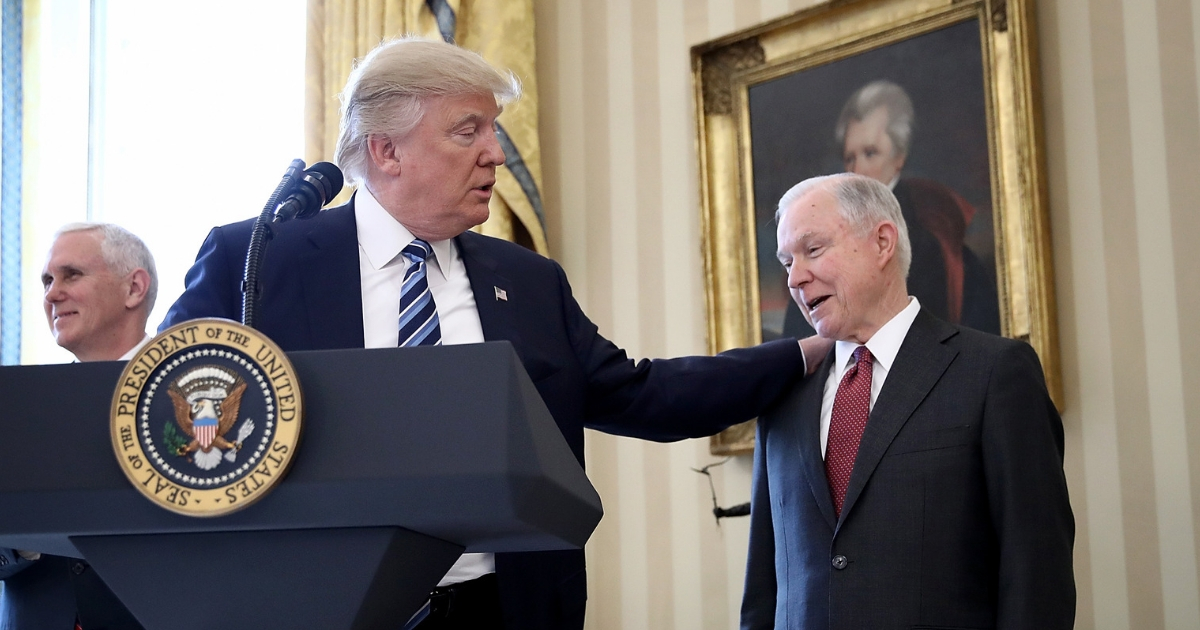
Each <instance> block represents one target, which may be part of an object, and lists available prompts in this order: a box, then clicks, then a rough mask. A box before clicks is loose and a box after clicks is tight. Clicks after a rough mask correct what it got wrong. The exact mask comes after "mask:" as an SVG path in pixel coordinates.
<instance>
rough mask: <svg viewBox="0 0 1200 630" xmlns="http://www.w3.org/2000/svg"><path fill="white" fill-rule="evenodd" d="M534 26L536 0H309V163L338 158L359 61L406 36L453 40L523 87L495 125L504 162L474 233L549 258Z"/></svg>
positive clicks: (307, 60) (306, 110) (307, 144)
mask: <svg viewBox="0 0 1200 630" xmlns="http://www.w3.org/2000/svg"><path fill="white" fill-rule="evenodd" d="M533 28H534V27H533V0H309V1H308V53H307V57H306V66H307V76H306V79H305V81H306V90H305V126H306V129H305V160H306V161H307V162H309V163H310V164H311V163H313V162H318V161H321V160H330V159H332V158H333V149H334V145H335V144H336V142H337V133H338V93H339V92H340V91H341V89H342V88H343V87H344V86H345V83H346V77H348V76H349V74H350V68H351V66H352V65H353V63H354V60H355V59H358V58H361V57H362V56H363V55H365V54H367V53H368V52H370V50H371V49H372V48H374V47H375V46H376V45H378V44H379V43H380V42H381V41H383V40H385V39H388V38H392V37H399V36H402V35H406V34H415V35H419V36H421V37H426V38H429V39H445V40H447V41H453V42H455V43H457V44H458V45H460V46H462V47H464V48H467V49H469V50H473V51H475V52H477V53H479V54H480V55H482V56H483V58H484V59H486V60H487V61H488V63H490V64H492V65H493V66H494V67H496V68H498V69H500V70H511V71H512V72H513V73H514V74H516V75H517V77H518V78H520V80H521V83H522V86H523V88H524V90H523V96H522V97H521V100H520V101H518V102H517V103H513V104H510V105H509V106H508V107H507V108H506V109H505V111H504V113H503V114H501V115H500V119H499V121H498V122H499V126H500V133H499V136H500V140H501V144H502V145H503V146H504V152H505V156H506V159H507V163H506V165H505V166H502V167H500V168H499V169H497V172H496V186H495V188H494V193H495V194H493V195H492V201H491V217H490V218H489V219H488V221H487V223H484V224H483V225H482V226H480V227H479V228H477V230H478V231H480V232H482V233H484V234H488V235H490V236H496V237H499V238H503V239H506V240H510V241H514V242H516V243H520V244H522V245H524V246H526V247H528V248H529V249H532V250H534V251H536V252H539V253H541V254H543V255H545V254H547V253H548V251H549V250H548V248H547V246H546V232H545V220H544V213H543V210H542V202H541V195H540V192H539V191H540V188H541V181H542V172H541V152H540V149H539V145H538V130H537V121H538V102H537V101H538V99H537V75H536V68H535V60H536V57H535V50H534V30H533ZM349 194H350V193H349V191H344V192H343V193H342V196H341V197H340V199H343V200H344V199H346V198H348V197H349Z"/></svg>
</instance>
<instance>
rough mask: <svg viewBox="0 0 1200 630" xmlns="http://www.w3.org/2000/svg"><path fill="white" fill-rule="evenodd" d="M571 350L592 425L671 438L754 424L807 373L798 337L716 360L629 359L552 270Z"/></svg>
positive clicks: (560, 275) (561, 276)
mask: <svg viewBox="0 0 1200 630" xmlns="http://www.w3.org/2000/svg"><path fill="white" fill-rule="evenodd" d="M555 269H556V270H557V273H558V278H559V286H560V290H561V292H562V296H563V297H562V303H563V309H564V313H563V317H564V321H565V322H566V325H567V332H568V336H569V338H570V343H571V345H572V350H573V352H574V354H575V356H576V357H578V359H579V362H580V363H581V365H582V367H583V370H584V372H585V375H586V379H587V408H588V421H587V426H589V427H591V428H593V429H599V430H601V431H605V432H607V433H613V434H616V435H627V436H630V437H638V438H643V439H649V440H658V441H672V440H680V439H684V438H692V437H702V436H706V435H712V434H714V433H717V432H719V431H721V430H723V429H725V428H727V427H729V426H731V425H733V424H737V423H738V422H744V421H746V420H750V419H751V418H754V417H755V416H758V415H759V414H761V413H762V412H763V411H765V410H766V409H767V407H769V406H770V404H771V403H772V402H774V401H775V400H776V399H777V398H779V396H780V395H782V394H783V393H784V392H786V391H787V390H788V388H789V387H790V386H791V385H792V384H793V383H795V382H796V380H797V379H798V378H800V377H801V376H802V375H803V373H804V355H803V353H802V352H801V350H800V346H799V344H797V343H796V340H794V339H783V340H780V341H774V342H771V343H766V344H762V345H760V346H757V347H754V348H742V349H737V350H729V351H726V352H722V353H720V354H718V355H716V356H712V357H703V356H695V357H683V358H678V359H653V360H651V359H644V360H641V361H638V362H636V363H635V362H634V361H633V360H631V359H630V358H629V357H628V356H627V355H626V354H625V351H624V350H621V349H620V348H618V347H616V346H615V345H614V344H613V343H612V342H611V341H609V340H607V339H605V338H604V337H603V336H601V335H600V333H599V330H598V329H597V328H596V325H595V324H593V323H592V322H591V320H589V319H588V318H587V316H586V315H584V313H583V311H582V309H580V308H579V303H578V302H576V301H575V298H574V297H573V296H572V295H571V288H570V285H569V284H568V283H567V279H566V274H565V273H563V271H562V268H561V267H558V266H557V265H555Z"/></svg>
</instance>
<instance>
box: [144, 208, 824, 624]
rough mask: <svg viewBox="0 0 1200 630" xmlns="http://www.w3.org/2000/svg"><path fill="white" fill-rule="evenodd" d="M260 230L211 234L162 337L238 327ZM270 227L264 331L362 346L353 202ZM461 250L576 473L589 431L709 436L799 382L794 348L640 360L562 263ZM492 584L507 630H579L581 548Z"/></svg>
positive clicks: (514, 565)
mask: <svg viewBox="0 0 1200 630" xmlns="http://www.w3.org/2000/svg"><path fill="white" fill-rule="evenodd" d="M251 227H252V222H251V221H244V222H241V223H235V224H232V225H227V226H224V227H219V228H215V229H214V230H213V231H212V232H211V233H210V234H209V236H208V239H207V240H206V241H205V243H204V245H203V246H202V247H201V250H200V253H199V255H198V256H197V258H196V263H195V265H194V266H193V267H192V269H191V270H190V271H189V272H188V274H187V279H186V283H187V289H186V291H185V292H184V294H183V295H182V296H181V297H180V298H179V300H178V301H177V302H176V303H175V305H174V306H172V308H171V310H170V312H169V313H168V315H167V317H166V320H165V321H164V322H163V327H164V328H165V327H167V326H171V325H173V324H176V323H179V322H181V321H184V320H187V319H192V318H196V317H226V318H230V319H240V313H241V306H240V305H241V293H240V289H239V286H240V282H241V276H242V269H243V264H244V263H243V261H244V259H245V254H246V250H247V247H248V243H249V239H250V231H251ZM273 229H274V231H275V236H274V240H272V241H271V243H270V246H269V249H268V250H267V257H266V262H265V264H264V266H263V271H262V282H261V285H262V299H261V305H260V308H259V315H258V318H259V319H258V328H259V329H260V330H261V331H262V332H264V333H265V334H266V335H267V336H268V337H270V338H271V339H273V340H274V341H275V342H276V343H278V344H279V345H280V346H281V347H282V348H283V349H284V350H288V351H292V350H319V349H331V348H361V347H363V316H362V294H361V293H362V289H361V282H360V277H359V255H358V241H357V233H356V223H355V219H354V209H353V201H351V202H350V203H349V204H347V205H344V206H341V207H338V208H332V209H329V210H325V211H322V212H321V213H319V214H318V215H317V216H316V217H314V218H312V219H308V220H305V221H292V222H289V223H284V224H279V225H276V226H274V228H273ZM454 240H455V243H456V245H457V246H458V250H459V252H460V255H461V256H462V259H463V262H464V264H465V266H466V270H467V275H468V277H469V278H470V283H471V288H472V292H473V293H474V296H475V302H476V306H477V308H478V311H479V319H480V322H481V323H482V325H483V334H484V338H485V339H486V340H488V341H494V340H508V341H510V342H511V343H512V345H513V347H514V348H515V349H516V352H517V354H518V356H519V357H520V359H521V361H522V363H523V364H524V366H525V370H526V371H527V372H528V373H529V376H530V378H531V379H532V380H533V382H534V385H535V386H536V387H537V390H538V392H539V393H540V394H541V396H542V399H543V400H544V401H545V403H546V406H547V408H548V409H549V410H550V413H551V414H552V415H553V417H554V420H555V422H556V423H557V424H558V427H559V429H560V430H561V432H562V435H563V437H564V438H565V439H566V441H567V444H568V445H570V447H571V450H572V451H573V452H574V453H575V456H576V458H577V459H578V460H579V463H580V464H581V465H582V464H583V429H584V427H585V426H586V427H590V428H595V429H599V430H602V431H606V432H609V433H616V434H620V435H628V436H636V437H641V438H647V439H653V440H660V441H668V440H678V439H682V438H687V437H696V436H703V435H710V434H712V433H715V432H717V431H719V430H721V429H723V428H725V427H726V426H728V425H729V424H731V423H734V422H739V421H744V420H747V419H749V418H751V417H754V416H755V415H757V414H759V413H761V412H762V411H763V410H764V409H766V408H767V407H768V406H769V404H770V403H771V402H773V401H774V400H775V399H777V398H778V397H779V396H780V395H781V394H782V393H784V392H785V391H787V390H788V388H789V386H790V384H791V383H792V382H793V381H794V380H795V379H797V378H799V377H801V375H802V373H803V370H804V368H803V364H804V360H803V356H802V353H801V352H800V349H799V346H798V345H797V344H796V342H795V341H794V340H785V341H781V342H776V343H771V344H764V345H762V346H759V347H756V348H749V349H744V350H736V351H730V352H726V353H723V354H721V355H718V356H715V357H691V358H681V359H667V360H663V359H657V360H653V361H649V360H646V361H640V362H636V363H635V362H634V361H632V360H630V359H629V358H628V357H627V356H626V354H625V352H624V351H623V350H620V349H619V348H617V347H616V346H615V345H613V344H612V343H611V342H609V341H608V340H607V339H605V338H604V337H602V336H601V335H600V334H599V332H598V330H597V328H596V326H595V325H594V324H593V323H592V322H591V321H590V320H589V319H588V318H587V316H585V315H584V314H583V311H582V310H581V309H580V307H579V305H578V304H577V303H576V301H575V299H574V297H572V295H571V288H570V285H569V284H568V283H567V279H566V275H565V274H564V273H563V270H562V268H561V267H559V265H558V264H557V263H555V262H554V261H552V260H549V259H547V258H544V257H542V256H540V255H538V254H535V253H533V252H530V251H528V250H526V249H524V248H522V247H519V246H517V245H514V244H512V243H508V242H506V241H502V240H498V239H494V238H489V237H486V236H481V235H479V234H475V233H472V232H467V233H464V234H462V235H460V236H458V237H456V238H455V239H454ZM497 289H500V290H502V291H503V292H504V296H505V298H506V299H500V298H499V297H498V295H499V291H497ZM496 578H497V583H498V585H499V589H500V596H501V607H502V609H503V614H504V618H505V626H506V627H507V628H509V629H511V630H531V629H541V628H544V629H551V628H582V627H583V611H584V604H585V602H586V598H587V592H586V578H585V574H584V558H583V552H582V551H562V552H537V553H499V554H496Z"/></svg>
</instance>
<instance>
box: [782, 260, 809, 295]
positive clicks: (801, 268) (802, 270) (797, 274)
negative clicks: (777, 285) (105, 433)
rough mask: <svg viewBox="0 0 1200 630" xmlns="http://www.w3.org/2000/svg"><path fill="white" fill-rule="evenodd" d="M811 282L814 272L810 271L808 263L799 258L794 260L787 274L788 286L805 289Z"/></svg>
mask: <svg viewBox="0 0 1200 630" xmlns="http://www.w3.org/2000/svg"><path fill="white" fill-rule="evenodd" d="M809 282H812V274H811V273H809V271H808V265H805V264H804V263H803V262H801V261H799V260H797V261H794V262H792V266H791V267H790V268H788V274H787V285H788V288H789V289H797V290H799V289H803V288H804V287H805V286H806V285H808V283H809Z"/></svg>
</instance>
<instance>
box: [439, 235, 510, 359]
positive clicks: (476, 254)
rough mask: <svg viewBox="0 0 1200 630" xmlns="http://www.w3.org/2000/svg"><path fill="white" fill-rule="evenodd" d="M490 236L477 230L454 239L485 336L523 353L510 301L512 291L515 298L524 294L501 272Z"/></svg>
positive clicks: (489, 339)
mask: <svg viewBox="0 0 1200 630" xmlns="http://www.w3.org/2000/svg"><path fill="white" fill-rule="evenodd" d="M486 238H487V237H484V236H480V235H478V234H475V233H474V232H463V233H462V234H460V235H459V236H458V237H456V238H455V239H454V242H455V243H457V244H458V253H459V255H460V256H462V260H463V264H464V265H465V266H466V268H467V278H468V279H469V280H470V281H471V292H472V293H473V294H474V295H475V308H476V309H477V310H478V311H479V323H480V324H481V325H482V326H483V338H484V339H486V340H487V341H499V340H508V341H510V342H511V343H512V345H513V347H514V348H517V349H518V352H519V351H520V348H521V335H520V331H519V330H518V329H517V326H516V317H515V315H514V314H513V309H512V307H511V306H510V305H509V302H508V300H509V295H510V294H512V299H514V300H515V299H521V297H522V296H520V295H517V294H516V293H515V292H514V290H513V285H512V283H511V282H510V281H509V280H508V278H506V277H504V276H503V275H501V274H500V272H499V262H498V261H497V260H496V258H495V256H493V255H492V253H491V252H489V251H488V248H487V247H486V245H487V241H486Z"/></svg>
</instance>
